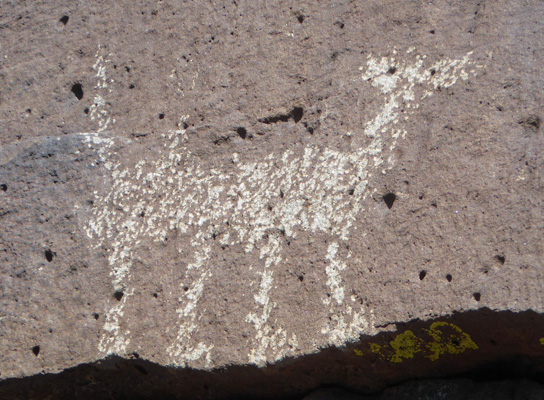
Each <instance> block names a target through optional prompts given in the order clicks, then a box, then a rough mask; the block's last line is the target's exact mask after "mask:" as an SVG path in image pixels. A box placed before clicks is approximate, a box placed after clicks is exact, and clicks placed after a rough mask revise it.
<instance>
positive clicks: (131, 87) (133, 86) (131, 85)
mask: <svg viewBox="0 0 544 400" xmlns="http://www.w3.org/2000/svg"><path fill="white" fill-rule="evenodd" d="M135 87H136V86H135V85H134V83H131V84H130V85H129V87H128V88H129V89H134V88H135Z"/></svg>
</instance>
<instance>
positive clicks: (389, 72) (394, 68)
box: [387, 67, 397, 75]
mask: <svg viewBox="0 0 544 400" xmlns="http://www.w3.org/2000/svg"><path fill="white" fill-rule="evenodd" d="M395 72H397V67H391V68H389V70H388V71H387V73H388V74H389V75H393V74H394V73H395Z"/></svg>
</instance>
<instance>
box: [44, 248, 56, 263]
mask: <svg viewBox="0 0 544 400" xmlns="http://www.w3.org/2000/svg"><path fill="white" fill-rule="evenodd" d="M44 256H45V259H46V260H47V262H51V261H53V258H54V257H55V253H54V252H53V251H52V250H51V249H47V250H45V251H44Z"/></svg>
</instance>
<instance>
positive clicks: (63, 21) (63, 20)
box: [59, 15, 70, 25]
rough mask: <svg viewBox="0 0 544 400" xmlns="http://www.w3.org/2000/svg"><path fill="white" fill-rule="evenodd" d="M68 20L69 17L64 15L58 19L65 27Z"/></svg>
mask: <svg viewBox="0 0 544 400" xmlns="http://www.w3.org/2000/svg"><path fill="white" fill-rule="evenodd" d="M69 19H70V17H69V16H68V15H64V16H62V17H61V18H60V19H59V21H60V22H62V23H63V24H64V25H66V24H67V23H68V20H69Z"/></svg>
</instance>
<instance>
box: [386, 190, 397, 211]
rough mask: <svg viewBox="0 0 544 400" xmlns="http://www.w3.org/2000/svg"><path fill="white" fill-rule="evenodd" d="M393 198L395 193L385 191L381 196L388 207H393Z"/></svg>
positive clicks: (395, 197)
mask: <svg viewBox="0 0 544 400" xmlns="http://www.w3.org/2000/svg"><path fill="white" fill-rule="evenodd" d="M395 200H397V196H396V195H395V193H387V194H386V195H384V196H383V201H384V202H385V205H386V206H387V208H389V209H391V208H392V207H393V203H395Z"/></svg>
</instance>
